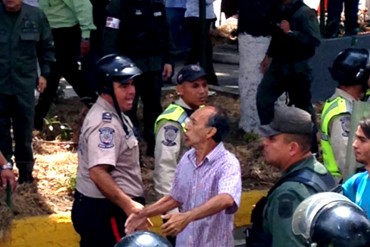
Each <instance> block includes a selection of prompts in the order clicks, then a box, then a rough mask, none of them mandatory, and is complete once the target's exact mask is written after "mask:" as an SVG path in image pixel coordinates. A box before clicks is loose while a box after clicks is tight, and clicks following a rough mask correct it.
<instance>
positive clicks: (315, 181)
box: [268, 168, 335, 195]
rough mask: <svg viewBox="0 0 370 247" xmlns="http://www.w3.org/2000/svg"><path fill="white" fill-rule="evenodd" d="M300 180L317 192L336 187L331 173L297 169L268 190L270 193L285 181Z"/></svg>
mask: <svg viewBox="0 0 370 247" xmlns="http://www.w3.org/2000/svg"><path fill="white" fill-rule="evenodd" d="M288 181H291V182H298V183H303V184H304V185H306V186H308V187H311V188H312V189H313V190H314V191H316V192H323V191H329V190H331V189H332V188H334V187H335V180H334V178H333V177H332V176H331V175H330V174H329V173H326V174H324V175H320V174H317V173H316V172H314V171H312V170H311V169H308V168H306V169H303V170H297V171H295V172H292V173H290V174H289V175H288V176H286V177H284V178H282V179H280V180H279V181H278V182H277V183H276V184H275V185H274V186H273V187H272V188H271V189H270V190H269V192H268V194H269V195H270V194H271V193H272V192H273V191H274V190H275V189H276V188H277V187H279V186H280V185H281V184H282V183H284V182H288Z"/></svg>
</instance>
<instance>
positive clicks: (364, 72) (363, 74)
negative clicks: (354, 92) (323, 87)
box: [329, 48, 370, 86]
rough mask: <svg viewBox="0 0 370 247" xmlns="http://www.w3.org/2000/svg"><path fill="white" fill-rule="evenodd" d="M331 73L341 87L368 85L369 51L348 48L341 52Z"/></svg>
mask: <svg viewBox="0 0 370 247" xmlns="http://www.w3.org/2000/svg"><path fill="white" fill-rule="evenodd" d="M329 71H330V74H331V76H332V77H333V79H334V80H336V81H338V82H339V85H347V86H350V85H366V84H367V81H368V79H369V75H370V54H369V50H367V49H363V48H348V49H345V50H343V51H341V52H340V53H339V54H338V55H337V57H336V58H335V59H334V62H333V66H332V67H331V68H329Z"/></svg>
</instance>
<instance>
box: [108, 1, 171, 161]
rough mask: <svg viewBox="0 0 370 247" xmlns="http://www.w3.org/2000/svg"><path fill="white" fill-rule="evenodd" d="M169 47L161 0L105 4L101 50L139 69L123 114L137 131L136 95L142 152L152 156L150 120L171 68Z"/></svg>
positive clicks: (157, 108)
mask: <svg viewBox="0 0 370 247" xmlns="http://www.w3.org/2000/svg"><path fill="white" fill-rule="evenodd" d="M172 51H173V45H172V42H171V39H170V34H169V30H168V25H167V19H166V10H165V6H164V4H163V1H162V0H132V1H128V0H122V1H121V0H112V1H111V2H110V3H109V4H108V6H107V19H106V24H105V29H104V33H103V53H104V54H110V53H119V54H123V55H125V56H128V57H129V58H130V59H131V60H132V61H133V62H134V63H135V64H136V65H137V66H138V67H139V68H140V69H141V71H142V72H143V73H142V75H141V76H139V77H138V78H137V79H136V81H135V87H136V97H135V102H134V105H133V107H132V109H131V110H130V111H129V112H127V115H128V116H129V117H130V119H131V121H132V123H133V124H134V126H135V128H136V130H137V131H138V130H139V127H140V126H139V121H138V119H137V115H136V114H137V105H138V101H139V97H140V98H141V101H142V102H143V105H144V107H143V118H144V119H143V122H144V131H143V137H144V139H145V141H146V143H147V150H146V155H147V156H150V157H154V145H155V136H154V123H155V120H156V119H157V117H158V116H159V115H160V114H161V112H162V105H161V93H162V84H163V81H167V80H168V79H169V78H170V77H171V76H172V72H173V68H172V64H173V58H172V54H171V53H170V52H172ZM137 134H138V133H137Z"/></svg>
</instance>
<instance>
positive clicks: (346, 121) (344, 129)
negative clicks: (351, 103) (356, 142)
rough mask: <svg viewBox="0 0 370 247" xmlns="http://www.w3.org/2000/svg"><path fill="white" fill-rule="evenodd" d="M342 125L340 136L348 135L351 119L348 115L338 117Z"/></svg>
mask: <svg viewBox="0 0 370 247" xmlns="http://www.w3.org/2000/svg"><path fill="white" fill-rule="evenodd" d="M339 121H340V123H341V126H342V136H344V137H348V136H349V131H350V124H351V119H350V117H349V116H345V117H341V118H340V119H339Z"/></svg>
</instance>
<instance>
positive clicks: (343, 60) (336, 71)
mask: <svg viewBox="0 0 370 247" xmlns="http://www.w3.org/2000/svg"><path fill="white" fill-rule="evenodd" d="M369 59H370V55H369V51H368V50H367V49H360V48H348V49H345V50H343V51H342V52H340V53H339V54H338V56H337V57H336V58H335V59H334V62H333V66H332V67H331V68H329V70H330V73H331V75H332V77H333V79H334V80H336V81H338V83H339V85H338V87H337V88H336V89H335V92H334V94H333V95H332V96H331V97H330V98H329V99H327V100H326V102H325V105H324V108H323V110H322V114H321V148H322V152H323V159H324V165H325V166H326V168H327V169H328V170H329V172H330V173H331V174H332V175H333V176H334V178H335V179H336V181H337V183H339V182H340V180H341V179H342V173H341V171H343V170H344V166H345V161H346V150H347V143H348V136H349V131H350V122H351V114H352V104H353V101H356V100H361V98H362V97H363V96H364V93H365V91H366V89H367V87H368V85H367V81H368V79H369V75H370V64H369V62H368V61H369Z"/></svg>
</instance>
